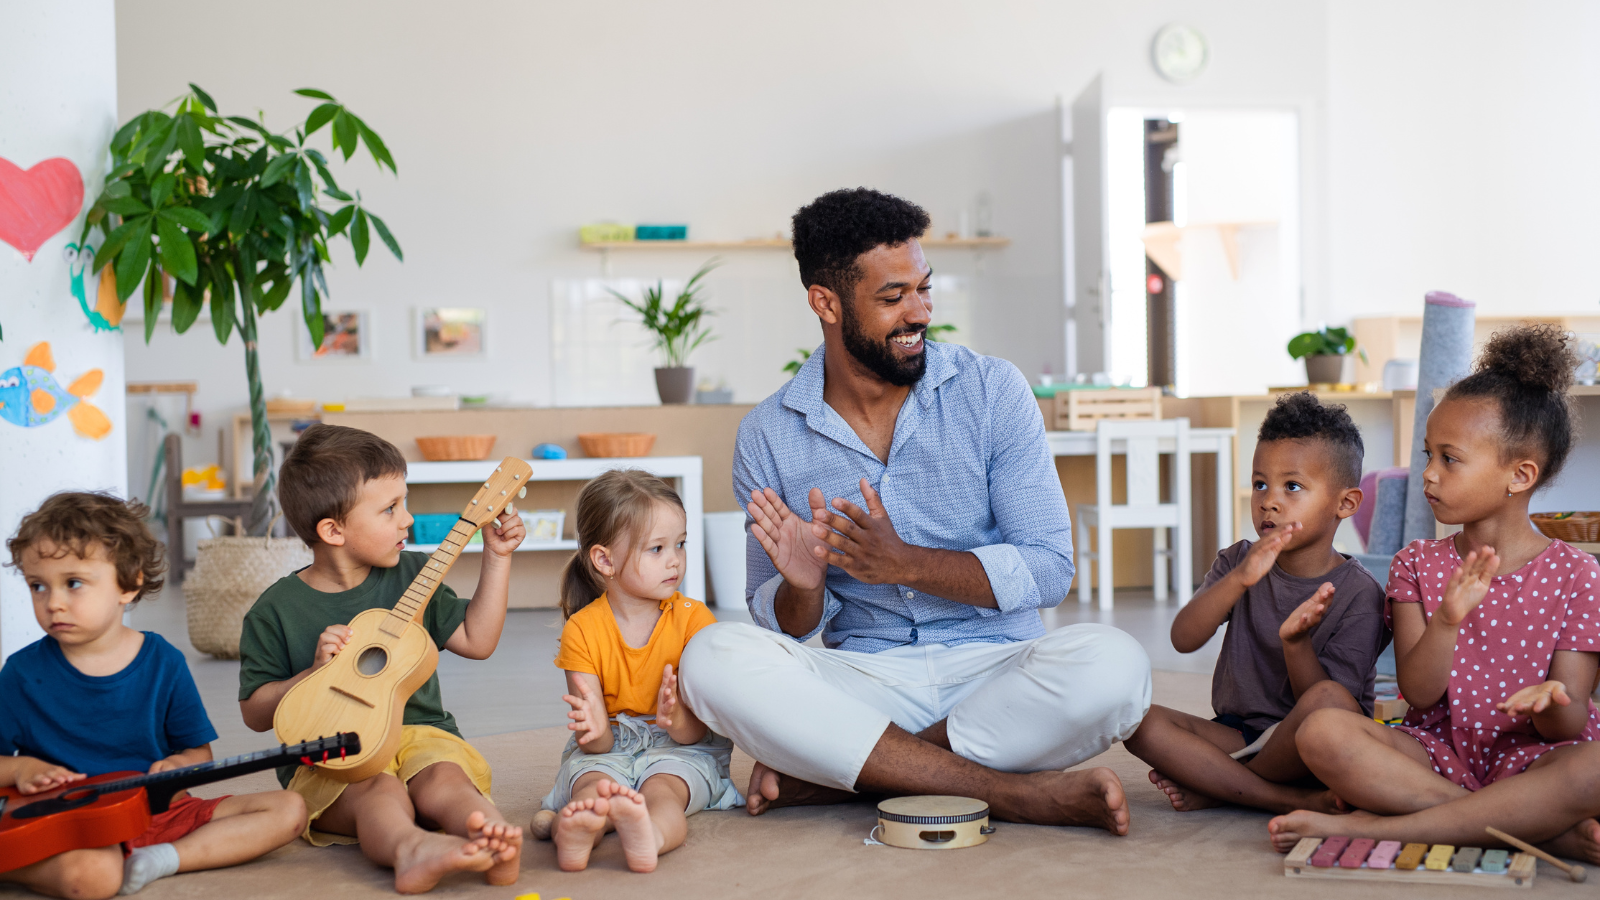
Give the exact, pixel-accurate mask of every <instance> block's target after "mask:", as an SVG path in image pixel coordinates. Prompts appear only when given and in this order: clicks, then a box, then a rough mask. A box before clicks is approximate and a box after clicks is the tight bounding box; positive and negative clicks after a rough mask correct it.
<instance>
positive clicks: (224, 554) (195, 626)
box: [183, 537, 311, 659]
mask: <svg viewBox="0 0 1600 900" xmlns="http://www.w3.org/2000/svg"><path fill="white" fill-rule="evenodd" d="M199 550H200V552H199V553H198V554H197V555H196V557H195V562H194V571H193V572H190V573H189V577H188V578H185V579H184V581H183V599H184V605H185V606H186V607H187V608H188V616H189V643H191V644H194V648H195V649H196V650H199V651H200V652H201V653H209V654H211V655H212V656H215V657H217V658H218V659H238V658H239V631H240V630H241V629H242V628H243V627H244V614H245V613H247V612H249V611H250V607H251V606H254V605H255V602H256V598H257V597H260V596H261V593H262V592H263V591H265V590H266V589H267V588H269V587H271V586H272V585H273V583H274V582H276V581H277V580H278V579H280V578H282V577H283V576H285V575H288V574H289V573H291V572H293V571H295V570H296V569H303V568H305V567H306V566H309V565H311V548H310V547H307V546H306V545H305V542H303V541H301V540H300V539H299V538H259V537H218V538H207V539H206V540H203V541H201V542H200V543H199Z"/></svg>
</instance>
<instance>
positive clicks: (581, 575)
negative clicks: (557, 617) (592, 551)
mask: <svg viewBox="0 0 1600 900" xmlns="http://www.w3.org/2000/svg"><path fill="white" fill-rule="evenodd" d="M605 592H606V589H605V587H604V586H603V585H601V584H600V573H598V572H596V571H595V570H594V567H593V565H592V564H591V563H590V562H589V553H588V548H587V547H585V548H584V549H582V550H579V551H578V552H577V553H574V554H572V559H571V560H569V561H568V562H567V567H566V569H564V570H562V572H561V618H563V619H570V618H572V614H573V613H575V612H577V611H578V610H580V609H583V608H584V607H585V606H588V605H589V604H591V603H593V602H594V601H596V600H598V599H600V595H601V594H604V593H605Z"/></svg>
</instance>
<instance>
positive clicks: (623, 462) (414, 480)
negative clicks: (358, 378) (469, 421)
mask: <svg viewBox="0 0 1600 900" xmlns="http://www.w3.org/2000/svg"><path fill="white" fill-rule="evenodd" d="M1091 452H1092V451H1091ZM527 463H528V465H529V467H531V468H532V469H533V476H532V477H530V478H529V479H528V480H529V481H588V480H589V479H591V478H595V477H598V476H599V475H601V474H602V473H605V472H609V471H611V470H612V469H642V470H644V471H646V472H649V473H650V474H652V475H655V476H656V477H658V478H663V479H676V480H677V482H678V496H679V497H681V498H683V511H684V515H685V518H686V519H687V523H686V527H685V530H686V531H687V532H688V533H689V538H688V540H687V541H686V542H685V545H684V551H685V552H686V553H687V554H688V559H687V561H686V566H687V567H686V569H685V571H684V573H683V587H682V590H683V594H684V596H686V597H694V598H695V599H697V600H698V599H703V598H704V597H705V595H706V569H705V558H706V549H705V498H704V494H703V484H704V477H703V474H702V471H701V462H700V457H698V456H639V457H627V458H617V459H530V460H527ZM497 465H499V463H498V462H497V461H494V460H483V461H481V462H477V461H475V462H418V463H411V464H409V465H408V466H407V467H406V483H407V484H481V483H483V482H485V481H488V480H489V476H490V475H491V474H493V472H494V467H495V466H497ZM438 546H439V545H438V544H412V545H408V546H407V548H406V549H408V550H418V551H421V552H423V553H432V552H433V551H434V550H436V549H438ZM576 549H578V542H577V541H572V540H555V541H523V542H522V545H521V546H519V547H518V548H517V550H518V551H519V552H521V551H536V550H566V551H572V550H576ZM463 552H467V553H482V552H483V545H482V544H468V545H467V546H466V547H465V548H464V551H463Z"/></svg>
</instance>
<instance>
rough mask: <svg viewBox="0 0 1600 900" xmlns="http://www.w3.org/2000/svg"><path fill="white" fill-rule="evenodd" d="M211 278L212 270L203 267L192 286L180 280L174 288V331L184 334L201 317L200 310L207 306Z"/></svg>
mask: <svg viewBox="0 0 1600 900" xmlns="http://www.w3.org/2000/svg"><path fill="white" fill-rule="evenodd" d="M210 278H211V272H210V270H208V269H201V270H200V274H199V277H197V278H196V279H195V283H194V284H193V285H192V286H191V285H187V284H184V283H183V282H181V281H180V282H178V284H177V285H176V286H175V287H174V288H173V289H172V330H173V331H176V332H177V333H179V334H183V333H184V332H185V331H188V330H189V326H191V325H193V324H194V322H195V320H196V319H198V318H200V310H201V309H203V308H204V307H205V297H206V285H207V284H208V283H209V281H210Z"/></svg>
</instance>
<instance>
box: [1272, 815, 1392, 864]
mask: <svg viewBox="0 0 1600 900" xmlns="http://www.w3.org/2000/svg"><path fill="white" fill-rule="evenodd" d="M1381 818H1383V817H1382V816H1378V815H1374V814H1373V813H1369V812H1364V811H1362V810H1359V809H1358V810H1355V811H1353V812H1350V813H1347V814H1344V815H1329V814H1328V813H1320V812H1311V811H1309V810H1304V809H1297V810H1295V811H1294V812H1292V813H1285V814H1283V815H1281V816H1277V817H1276V818H1274V819H1273V820H1272V821H1271V822H1268V823H1267V834H1269V835H1271V837H1272V849H1274V850H1276V851H1278V852H1279V853H1288V852H1289V851H1290V850H1293V849H1294V845H1295V844H1298V843H1300V839H1301V838H1308V837H1329V836H1330V835H1335V834H1343V835H1349V836H1350V837H1375V835H1369V834H1366V833H1365V831H1364V829H1363V828H1362V827H1361V826H1362V824H1363V823H1366V822H1376V821H1377V820H1378V819H1381Z"/></svg>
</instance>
